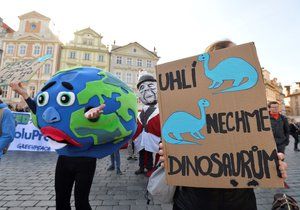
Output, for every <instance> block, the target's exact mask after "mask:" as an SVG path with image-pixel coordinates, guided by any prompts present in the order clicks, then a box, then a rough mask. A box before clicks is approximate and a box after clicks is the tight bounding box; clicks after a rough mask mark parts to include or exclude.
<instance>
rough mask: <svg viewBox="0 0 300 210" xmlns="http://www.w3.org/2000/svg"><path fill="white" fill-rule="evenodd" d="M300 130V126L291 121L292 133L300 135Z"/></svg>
mask: <svg viewBox="0 0 300 210" xmlns="http://www.w3.org/2000/svg"><path fill="white" fill-rule="evenodd" d="M299 132H300V129H299V127H298V126H297V125H296V124H294V123H290V134H291V135H299Z"/></svg>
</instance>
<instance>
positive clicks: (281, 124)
mask: <svg viewBox="0 0 300 210" xmlns="http://www.w3.org/2000/svg"><path fill="white" fill-rule="evenodd" d="M270 120H271V127H272V131H273V136H274V138H275V141H276V145H277V147H278V146H282V145H285V146H286V145H288V144H289V135H290V129H289V123H288V121H287V118H286V117H285V116H284V115H281V114H280V115H279V118H278V119H277V120H276V119H275V118H273V117H272V116H271V115H270Z"/></svg>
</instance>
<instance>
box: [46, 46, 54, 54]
mask: <svg viewBox="0 0 300 210" xmlns="http://www.w3.org/2000/svg"><path fill="white" fill-rule="evenodd" d="M52 53H53V47H51V46H48V47H47V49H46V55H48V54H52Z"/></svg>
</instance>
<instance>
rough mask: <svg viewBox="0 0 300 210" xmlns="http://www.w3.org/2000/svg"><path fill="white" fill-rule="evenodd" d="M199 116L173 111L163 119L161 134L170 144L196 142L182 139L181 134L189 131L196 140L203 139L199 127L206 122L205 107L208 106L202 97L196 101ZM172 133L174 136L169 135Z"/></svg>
mask: <svg viewBox="0 0 300 210" xmlns="http://www.w3.org/2000/svg"><path fill="white" fill-rule="evenodd" d="M198 106H199V110H200V113H201V117H200V118H199V119H198V118H197V117H195V116H193V115H192V114H190V113H187V112H183V111H182V112H174V113H172V114H171V115H170V116H169V117H168V119H167V120H166V121H165V123H164V125H163V127H162V136H163V138H164V139H165V140H166V141H167V142H168V143H170V144H198V142H193V141H189V140H186V139H183V138H182V136H181V134H183V133H189V134H190V135H191V136H192V137H193V138H195V139H197V140H201V139H202V140H203V139H205V136H203V135H202V134H201V132H200V131H201V129H202V128H203V127H204V126H205V124H206V113H205V108H206V107H208V106H210V103H209V101H208V100H206V99H204V98H202V99H200V100H199V101H198ZM170 134H173V136H174V138H173V137H171V136H170Z"/></svg>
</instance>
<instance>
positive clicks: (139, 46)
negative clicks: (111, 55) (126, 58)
mask: <svg viewBox="0 0 300 210" xmlns="http://www.w3.org/2000/svg"><path fill="white" fill-rule="evenodd" d="M132 44H136V45H138V46H139V47H141V48H143V49H144V50H145V51H147V52H149V53H151V54H152V55H154V56H155V57H157V58H159V57H158V56H157V54H156V53H154V52H152V51H150V50H148V49H147V48H145V47H144V46H143V45H141V44H139V43H138V42H131V43H129V44H127V45H124V46H119V47H116V48H114V49H112V50H111V51H116V50H118V49H120V48H125V47H128V46H129V45H132Z"/></svg>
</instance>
